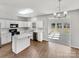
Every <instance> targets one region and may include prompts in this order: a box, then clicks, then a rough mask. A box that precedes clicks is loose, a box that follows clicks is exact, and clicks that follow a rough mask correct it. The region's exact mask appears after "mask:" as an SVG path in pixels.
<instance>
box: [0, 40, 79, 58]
mask: <svg viewBox="0 0 79 59" xmlns="http://www.w3.org/2000/svg"><path fill="white" fill-rule="evenodd" d="M0 57H1V58H57V57H59V58H60V57H62V58H68V57H79V49H75V48H70V47H68V46H65V45H61V44H57V43H51V42H45V41H44V42H36V41H31V46H30V47H28V48H26V49H25V50H24V51H22V52H21V53H19V54H17V55H16V54H14V53H13V52H12V51H11V44H8V45H5V46H3V47H2V48H0Z"/></svg>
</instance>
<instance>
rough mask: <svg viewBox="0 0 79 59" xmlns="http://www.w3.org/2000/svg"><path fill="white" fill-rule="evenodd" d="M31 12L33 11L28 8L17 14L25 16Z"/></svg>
mask: <svg viewBox="0 0 79 59" xmlns="http://www.w3.org/2000/svg"><path fill="white" fill-rule="evenodd" d="M33 12H34V11H33V10H32V9H30V8H28V9H25V10H20V11H19V12H18V14H21V15H26V14H30V13H33Z"/></svg>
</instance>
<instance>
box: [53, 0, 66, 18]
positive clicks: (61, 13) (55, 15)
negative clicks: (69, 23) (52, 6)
mask: <svg viewBox="0 0 79 59" xmlns="http://www.w3.org/2000/svg"><path fill="white" fill-rule="evenodd" d="M61 1H62V0H58V3H59V6H58V12H56V13H54V14H53V15H54V17H56V18H63V17H66V16H67V11H64V12H62V10H61Z"/></svg>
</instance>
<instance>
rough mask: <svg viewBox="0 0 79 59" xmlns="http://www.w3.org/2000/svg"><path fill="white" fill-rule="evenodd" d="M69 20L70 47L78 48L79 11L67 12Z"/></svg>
mask: <svg viewBox="0 0 79 59" xmlns="http://www.w3.org/2000/svg"><path fill="white" fill-rule="evenodd" d="M69 19H70V20H71V47H75V48H79V10H74V11H71V12H69Z"/></svg>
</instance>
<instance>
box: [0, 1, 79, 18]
mask: <svg viewBox="0 0 79 59" xmlns="http://www.w3.org/2000/svg"><path fill="white" fill-rule="evenodd" d="M61 5H62V6H61V7H62V10H63V11H66V10H74V9H79V0H62V3H61ZM57 7H58V0H0V17H1V16H3V17H10V18H11V17H15V16H16V13H17V12H18V10H20V9H25V8H31V9H33V10H34V14H33V15H42V14H50V13H54V12H56V10H57Z"/></svg>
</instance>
